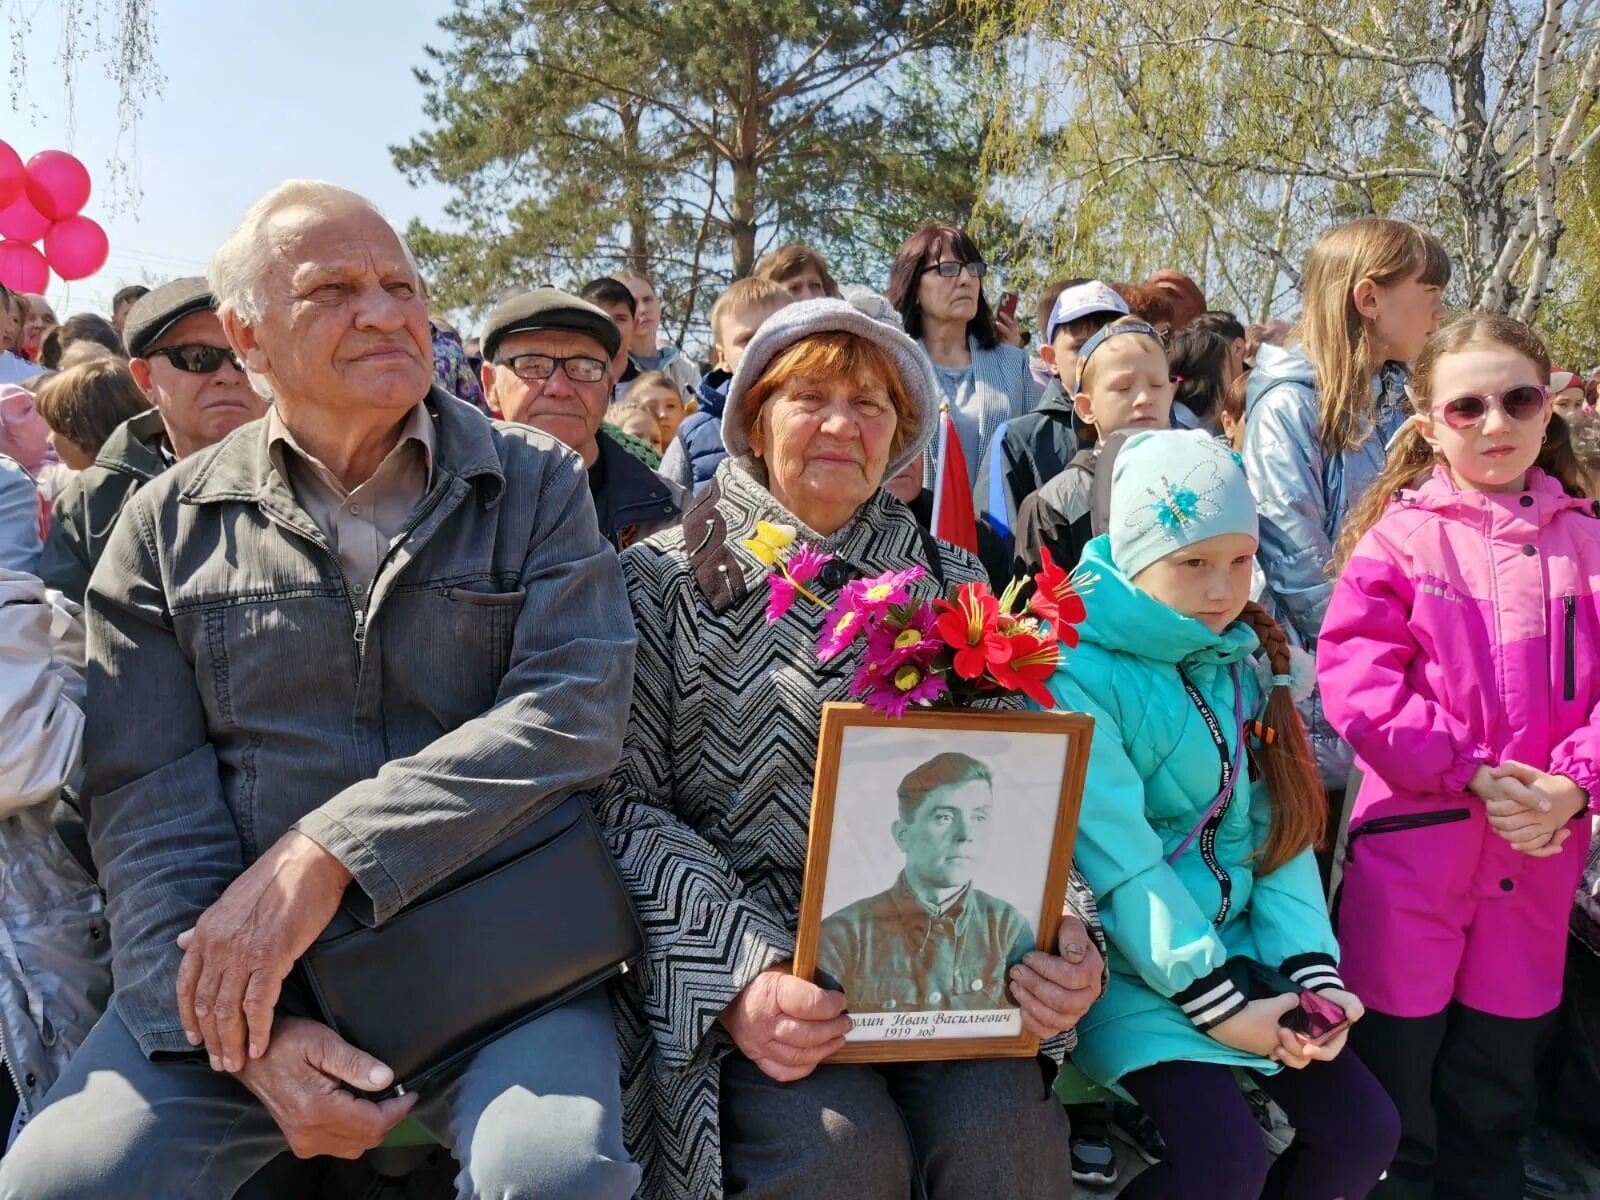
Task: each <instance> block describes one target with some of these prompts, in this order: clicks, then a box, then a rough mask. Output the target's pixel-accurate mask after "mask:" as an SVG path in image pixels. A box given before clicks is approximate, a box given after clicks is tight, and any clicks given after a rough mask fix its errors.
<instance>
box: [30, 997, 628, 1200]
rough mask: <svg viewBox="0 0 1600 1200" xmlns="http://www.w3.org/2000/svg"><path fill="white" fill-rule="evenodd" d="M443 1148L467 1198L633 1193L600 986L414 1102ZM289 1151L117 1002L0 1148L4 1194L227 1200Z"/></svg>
mask: <svg viewBox="0 0 1600 1200" xmlns="http://www.w3.org/2000/svg"><path fill="white" fill-rule="evenodd" d="M412 1115H413V1116H414V1117H416V1118H417V1120H418V1121H419V1122H421V1124H422V1125H423V1126H425V1127H426V1128H427V1129H428V1131H429V1132H430V1133H432V1134H433V1135H434V1136H435V1137H437V1138H438V1139H439V1140H440V1141H441V1142H442V1143H444V1144H445V1145H447V1146H449V1147H451V1149H452V1150H453V1151H454V1153H455V1156H456V1159H457V1161H459V1162H460V1164H461V1171H460V1173H459V1174H458V1175H457V1176H456V1191H457V1193H458V1194H459V1195H460V1196H462V1197H479V1196H485V1197H487V1196H493V1197H496V1198H497V1200H499V1198H501V1197H533V1196H538V1197H541V1198H553V1197H563V1198H566V1197H572V1198H574V1200H578V1198H582V1200H591V1198H592V1200H626V1198H627V1197H630V1196H632V1195H633V1193H634V1189H635V1188H637V1187H638V1184H639V1169H638V1168H637V1167H636V1166H634V1165H633V1164H632V1163H631V1162H629V1161H628V1157H627V1152H626V1151H625V1150H624V1149H623V1145H622V1096H621V1091H620V1086H619V1082H618V1069H617V1048H616V1032H615V1029H614V1027H613V1026H612V1023H611V1010H610V1006H609V1005H608V1004H607V1003H606V998H605V990H604V989H603V988H600V989H596V990H594V991H591V992H589V993H588V994H586V995H584V996H582V997H580V998H578V999H577V1000H574V1001H572V1002H571V1003H569V1004H566V1005H564V1006H563V1007H561V1008H558V1009H556V1010H555V1011H553V1012H550V1013H546V1014H545V1015H544V1016H543V1017H540V1018H539V1019H538V1020H536V1021H530V1022H529V1023H528V1024H526V1025H524V1026H522V1027H521V1028H520V1029H515V1030H512V1031H511V1032H510V1033H508V1034H506V1035H505V1036H504V1037H501V1038H499V1039H498V1040H497V1041H495V1042H493V1043H492V1044H490V1045H489V1046H486V1047H485V1048H484V1049H483V1050H481V1051H479V1052H478V1054H477V1056H476V1057H475V1058H473V1060H472V1061H471V1062H470V1063H468V1064H467V1065H466V1066H465V1067H464V1068H462V1069H461V1070H460V1071H459V1072H458V1073H456V1074H454V1075H452V1076H450V1077H448V1078H447V1079H445V1080H442V1081H440V1082H439V1083H438V1084H436V1085H434V1086H432V1087H429V1088H427V1089H425V1090H424V1092H423V1095H422V1098H421V1099H420V1100H419V1101H418V1102H417V1105H416V1107H415V1108H414V1109H412ZM284 1149H286V1144H285V1142H284V1138H283V1134H282V1133H281V1132H280V1131H279V1129H278V1126H277V1125H276V1123H275V1122H274V1121H273V1119H272V1117H271V1116H270V1115H268V1113H267V1110H266V1109H265V1108H263V1107H262V1106H261V1104H260V1103H259V1102H257V1100H256V1098H255V1097H254V1096H253V1095H251V1094H250V1092H249V1091H247V1090H246V1089H245V1088H244V1087H243V1086H242V1085H241V1084H239V1083H237V1082H236V1081H235V1080H234V1079H233V1078H232V1077H230V1076H228V1075H223V1074H219V1073H217V1072H214V1071H212V1070H211V1069H210V1068H209V1067H208V1066H206V1065H205V1064H204V1063H193V1062H188V1061H182V1062H165V1063H152V1062H150V1061H149V1060H148V1059H147V1058H146V1057H145V1056H144V1055H143V1054H142V1053H141V1052H140V1050H139V1046H138V1043H137V1042H135V1041H134V1038H133V1035H132V1034H130V1033H129V1032H128V1029H127V1026H125V1025H124V1024H123V1022H122V1020H121V1018H120V1017H118V1016H117V1015H116V1010H115V1009H113V1010H112V1011H110V1012H109V1013H107V1015H106V1016H105V1017H103V1018H102V1019H101V1020H100V1023H99V1024H98V1025H96V1026H95V1027H94V1030H93V1031H92V1032H91V1033H90V1034H89V1037H88V1039H87V1040H86V1041H85V1042H84V1044H83V1046H82V1047H81V1048H80V1049H79V1051H78V1053H77V1054H76V1055H75V1056H74V1057H73V1059H72V1061H71V1062H70V1063H69V1064H68V1065H67V1069H66V1070H65V1071H64V1072H63V1073H62V1075H61V1078H60V1079H59V1080H58V1081H57V1082H56V1085H55V1087H54V1088H52V1089H51V1091H50V1095H49V1096H48V1097H47V1099H46V1103H45V1107H44V1109H43V1110H41V1111H40V1113H39V1114H38V1116H36V1117H35V1118H34V1119H33V1120H32V1121H31V1122H30V1123H29V1124H28V1126H27V1128H25V1129H24V1130H23V1131H22V1134H21V1136H20V1137H18V1138H17V1141H16V1144H15V1145H14V1146H13V1147H12V1149H11V1152H10V1153H9V1154H7V1155H6V1156H5V1158H4V1159H3V1160H0V1198H3V1200H69V1198H70V1200H99V1198H102V1197H103V1198H104V1200H122V1198H124V1197H130V1196H152V1197H154V1196H159V1197H161V1198H162V1200H228V1198H229V1197H231V1196H232V1195H233V1194H234V1192H235V1191H237V1190H238V1189H239V1187H240V1186H242V1185H243V1184H244V1182H245V1181H246V1180H247V1179H249V1178H250V1177H251V1176H252V1175H254V1174H255V1173H256V1171H258V1170H259V1169H260V1168H261V1167H262V1166H264V1165H265V1164H266V1163H267V1162H268V1161H269V1160H270V1159H272V1158H273V1157H275V1156H276V1155H278V1154H279V1153H281V1152H282V1151H283V1150H284Z"/></svg>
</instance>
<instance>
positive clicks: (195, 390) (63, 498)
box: [39, 276, 267, 604]
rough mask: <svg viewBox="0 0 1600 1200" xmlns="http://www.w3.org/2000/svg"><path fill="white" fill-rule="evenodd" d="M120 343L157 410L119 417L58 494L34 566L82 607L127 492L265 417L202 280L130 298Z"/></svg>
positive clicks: (177, 283) (183, 281)
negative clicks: (90, 458) (92, 456)
mask: <svg viewBox="0 0 1600 1200" xmlns="http://www.w3.org/2000/svg"><path fill="white" fill-rule="evenodd" d="M119 294H120V293H119ZM123 339H124V342H125V344H126V345H127V348H128V353H129V355H131V358H130V359H129V362H128V369H129V370H130V371H131V372H133V378H134V380H135V381H136V382H137V383H138V384H139V386H140V387H141V388H143V389H144V392H145V395H147V396H149V397H150V400H151V402H152V403H153V404H154V405H155V407H154V408H153V409H151V410H150V411H149V412H145V413H140V414H139V415H138V416H136V417H130V418H129V419H128V420H127V421H124V422H123V423H122V424H121V425H120V426H119V427H118V428H117V429H116V430H115V431H114V432H113V433H112V434H111V436H110V437H109V438H108V439H106V443H105V445H104V446H102V447H100V453H99V454H98V455H97V456H96V457H95V460H94V462H93V463H92V464H91V465H90V466H89V467H88V468H86V469H85V470H83V471H81V472H79V473H78V475H77V477H76V478H74V479H73V481H72V482H71V483H69V484H68V485H67V487H66V490H65V491H63V492H62V493H61V495H60V496H59V497H58V498H57V500H56V507H55V518H54V520H52V521H51V523H50V534H49V536H48V537H47V538H46V539H45V545H44V556H43V558H42V559H41V560H40V563H39V574H40V576H41V577H42V578H43V579H44V581H45V582H46V583H47V584H49V585H50V586H51V587H55V588H60V589H61V590H62V591H63V592H65V593H66V594H67V595H68V596H70V597H72V599H74V600H76V601H77V602H78V603H80V604H82V603H83V595H84V591H85V589H87V588H88V586H89V575H90V573H91V572H93V570H94V565H95V563H97V562H99V561H100V555H101V552H102V551H104V550H105V547H106V539H107V538H109V537H110V536H111V529H112V527H113V526H114V525H116V523H117V517H118V515H119V514H120V513H121V512H122V510H123V508H124V507H125V506H126V505H127V503H128V501H129V500H131V499H132V498H133V494H134V493H135V492H137V491H138V490H139V489H140V488H141V487H143V486H144V485H145V484H147V483H149V482H150V480H152V479H154V478H155V477H156V476H157V475H159V474H161V472H163V471H165V470H166V469H167V468H168V467H170V466H171V465H172V464H173V463H175V462H178V461H179V460H181V459H184V458H188V457H189V456H190V455H191V454H194V453H195V452H196V451H198V450H204V449H205V448H206V447H207V446H211V445H214V444H216V443H217V442H220V441H221V440H222V439H223V438H225V437H227V436H228V434H230V433H232V432H233V431H234V430H235V429H237V428H239V426H241V425H243V424H245V423H246V422H248V421H254V420H255V419H256V418H258V417H260V416H262V415H264V414H265V413H266V411H267V402H266V400H264V399H263V398H262V397H261V396H259V395H257V394H256V392H255V391H254V390H253V389H252V388H251V386H250V383H249V380H247V379H246V378H245V374H244V368H243V367H242V366H241V365H240V362H239V359H238V357H237V356H235V354H234V353H233V351H232V350H231V349H229V348H228V339H227V338H226V337H225V336H224V335H223V332H222V322H221V321H219V320H218V319H217V311H216V305H215V304H214V303H213V302H212V299H211V287H210V285H209V284H208V283H206V281H205V279H204V278H202V277H200V276H192V277H190V278H186V279H174V280H173V281H172V282H171V283H164V284H162V285H161V286H160V287H158V288H156V289H155V290H154V291H150V292H146V293H145V294H144V295H143V296H140V297H139V298H138V299H136V300H135V301H134V302H133V307H132V308H130V309H129V310H128V313H127V320H126V322H125V323H124V325H123Z"/></svg>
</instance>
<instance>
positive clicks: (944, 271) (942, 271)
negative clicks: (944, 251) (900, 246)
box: [922, 259, 989, 279]
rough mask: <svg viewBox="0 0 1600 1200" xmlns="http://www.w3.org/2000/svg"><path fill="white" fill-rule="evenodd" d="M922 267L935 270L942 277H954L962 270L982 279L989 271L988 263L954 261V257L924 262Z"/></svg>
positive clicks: (925, 269) (926, 269)
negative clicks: (940, 260)
mask: <svg viewBox="0 0 1600 1200" xmlns="http://www.w3.org/2000/svg"><path fill="white" fill-rule="evenodd" d="M922 269H923V270H924V271H937V272H938V273H939V276H940V278H942V279H954V278H955V277H956V276H957V275H959V274H961V272H963V271H965V272H966V273H967V274H968V275H971V276H972V277H973V278H974V279H982V278H983V277H984V276H985V275H987V274H988V273H989V264H988V263H986V262H982V261H977V262H956V261H955V260H954V259H947V260H946V261H944V262H936V263H926V264H924V266H923V268H922Z"/></svg>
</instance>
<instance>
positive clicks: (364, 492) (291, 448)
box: [267, 403, 434, 608]
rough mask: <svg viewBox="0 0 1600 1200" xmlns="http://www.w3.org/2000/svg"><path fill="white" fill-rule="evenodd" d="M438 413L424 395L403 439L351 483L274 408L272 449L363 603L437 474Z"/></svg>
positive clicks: (358, 604) (281, 470) (352, 595)
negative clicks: (361, 480) (435, 430)
mask: <svg viewBox="0 0 1600 1200" xmlns="http://www.w3.org/2000/svg"><path fill="white" fill-rule="evenodd" d="M433 451H434V444H433V421H432V420H431V419H430V418H429V416H428V410H427V408H426V407H424V406H423V405H422V404H421V403H418V405H417V406H416V407H415V408H413V409H412V410H411V412H410V414H409V415H408V416H407V417H406V420H405V424H404V425H403V426H401V429H400V437H399V440H398V441H396V442H395V444H394V449H392V450H390V451H389V453H388V455H387V456H385V458H384V460H383V462H381V463H379V464H378V469H377V470H376V471H374V472H373V473H372V476H371V478H369V479H368V480H367V481H366V482H365V483H362V484H360V485H359V486H358V487H356V488H355V489H354V490H350V491H347V490H346V489H345V486H344V484H342V483H341V482H339V477H338V476H337V475H335V474H334V473H333V472H332V471H330V470H328V468H327V467H326V466H324V465H323V464H322V463H320V462H318V461H317V459H316V458H315V457H313V456H312V455H311V454H308V453H307V452H306V451H305V450H304V449H303V448H302V447H301V445H300V443H298V442H297V441H295V438H294V434H292V433H290V432H289V427H288V426H287V425H285V424H284V423H283V418H282V417H280V416H279V415H278V409H277V406H276V405H274V406H273V407H272V408H271V409H270V410H269V412H268V414H267V452H268V454H269V455H270V456H271V458H272V465H273V466H274V467H275V468H276V469H277V472H278V474H279V475H281V476H282V477H283V481H284V482H285V483H287V484H288V485H289V490H290V491H292V492H293V493H294V497H295V499H296V500H298V501H299V502H300V506H301V507H302V508H304V509H305V510H306V515H307V516H309V517H310V518H311V519H312V520H313V521H315V522H316V523H317V528H318V529H320V530H322V536H323V537H325V538H327V539H328V547H329V549H331V550H332V551H333V552H334V553H335V554H337V555H338V556H339V565H340V566H341V567H342V568H343V569H344V574H345V579H346V581H347V582H348V583H349V585H350V599H351V602H352V603H353V604H355V606H356V607H357V608H364V607H365V601H366V597H367V593H368V592H370V591H371V590H372V583H373V580H374V579H376V578H377V575H378V566H379V564H380V563H382V562H383V558H384V555H386V554H388V553H389V547H390V546H391V545H393V544H394V539H395V538H396V537H398V536H399V534H400V531H401V530H402V529H404V528H405V524H406V518H407V517H409V516H410V515H411V510H412V509H414V508H415V507H416V506H417V504H418V502H419V501H421V499H422V497H423V496H424V495H426V494H427V491H428V487H429V485H430V483H431V482H432V480H433Z"/></svg>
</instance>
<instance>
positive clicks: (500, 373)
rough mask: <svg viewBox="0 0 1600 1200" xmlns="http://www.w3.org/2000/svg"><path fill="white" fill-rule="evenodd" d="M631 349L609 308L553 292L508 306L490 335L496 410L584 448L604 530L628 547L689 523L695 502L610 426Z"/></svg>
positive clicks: (486, 377) (489, 389)
mask: <svg viewBox="0 0 1600 1200" xmlns="http://www.w3.org/2000/svg"><path fill="white" fill-rule="evenodd" d="M621 349H622V333H621V332H620V331H619V330H618V329H617V326H616V323H615V322H614V321H612V319H611V318H610V317H609V316H607V315H606V313H605V312H604V311H603V310H602V309H600V308H597V307H596V306H595V305H593V304H590V303H589V302H588V301H587V300H580V299H579V298H578V297H576V296H571V295H568V294H567V293H566V292H562V291H558V290H557V289H555V288H551V287H542V288H536V289H535V290H533V291H531V292H525V293H523V294H522V295H520V296H511V297H509V298H507V299H505V300H503V301H501V303H500V304H498V305H496V306H495V310H494V311H493V312H492V313H490V314H489V322H488V324H487V325H486V326H485V327H484V331H483V394H484V397H485V399H486V400H487V401H488V403H489V410H490V411H491V412H492V413H494V414H495V415H496V416H499V417H501V418H503V419H504V420H507V421H515V422H517V423H518V424H521V425H531V426H532V427H533V428H535V429H541V430H543V431H544V432H545V433H548V434H550V435H551V436H552V437H555V438H559V439H560V440H561V441H563V442H565V443H566V444H567V445H568V446H571V447H572V448H573V449H574V450H576V451H577V452H578V456H579V457H580V458H582V459H583V465H584V466H585V467H587V468H588V471H589V492H590V494H591V495H592V496H593V497H594V507H595V515H596V517H597V518H598V519H599V521H600V533H601V535H602V536H603V537H605V539H606V540H607V541H609V542H610V543H611V544H612V545H613V546H615V547H616V548H617V549H618V550H622V549H624V548H626V547H627V546H630V545H632V544H633V543H634V542H636V541H639V540H640V539H641V538H645V537H648V536H649V535H650V534H652V533H654V532H655V531H656V530H658V529H661V528H664V527H665V526H668V525H671V524H672V523H674V522H675V521H678V520H681V519H682V517H683V510H684V506H685V504H686V503H687V501H688V498H689V495H688V492H687V491H685V489H683V488H682V487H680V486H679V485H677V484H676V483H673V482H671V481H669V480H667V479H664V478H662V477H661V476H660V475H657V474H656V473H655V472H654V471H652V470H651V469H650V468H649V467H647V466H645V465H644V464H643V463H641V462H640V461H639V460H638V459H636V458H634V457H633V456H632V455H631V454H629V453H628V452H627V451H626V450H624V449H623V448H622V447H621V446H619V445H618V444H617V443H616V442H614V441H613V440H612V439H611V438H609V437H607V436H606V434H605V432H604V430H602V429H601V428H600V422H601V420H602V419H603V418H604V417H605V413H606V406H607V405H608V404H610V403H611V393H612V387H613V385H614V384H615V383H616V377H615V369H614V367H613V363H614V362H615V360H616V359H617V357H618V355H619V353H620V351H621Z"/></svg>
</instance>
